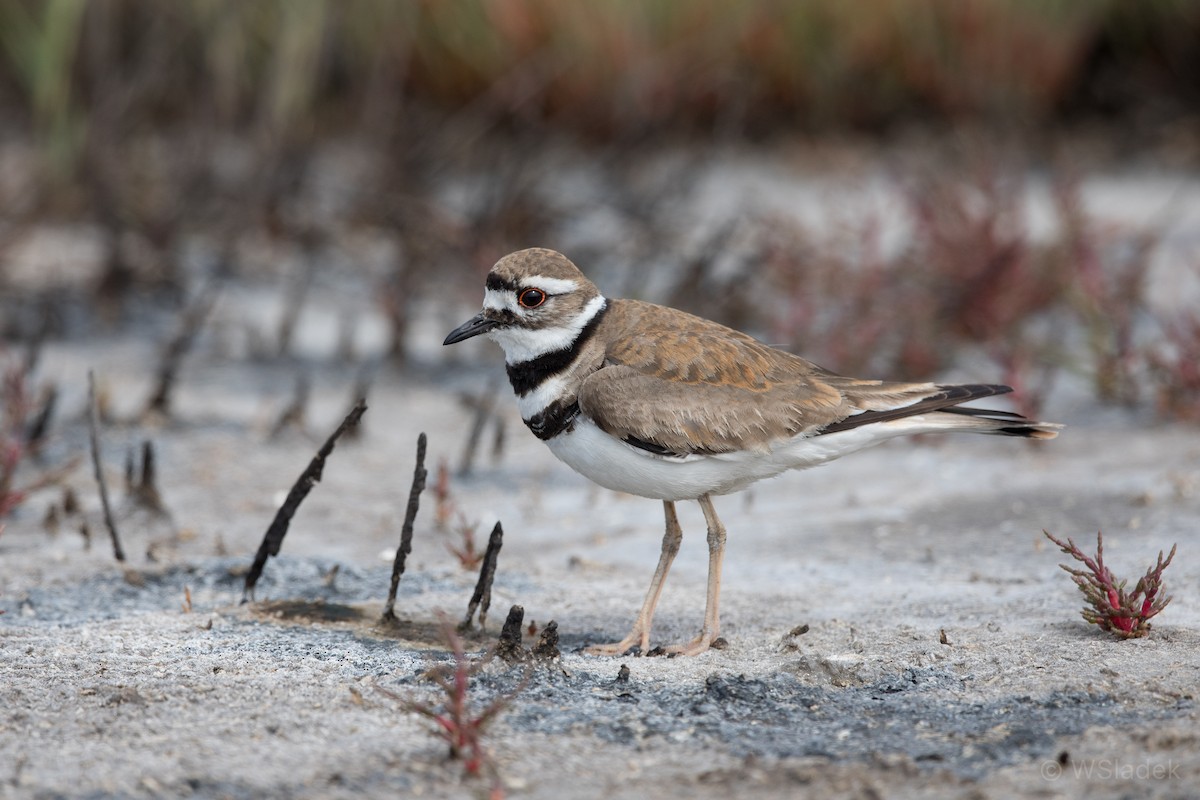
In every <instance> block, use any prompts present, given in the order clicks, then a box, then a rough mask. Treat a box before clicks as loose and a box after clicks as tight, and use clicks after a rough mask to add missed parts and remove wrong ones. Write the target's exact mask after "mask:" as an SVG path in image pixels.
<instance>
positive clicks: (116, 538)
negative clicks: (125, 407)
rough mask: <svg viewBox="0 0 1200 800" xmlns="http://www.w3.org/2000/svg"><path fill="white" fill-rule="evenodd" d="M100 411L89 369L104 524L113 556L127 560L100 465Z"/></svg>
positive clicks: (90, 410) (91, 423)
mask: <svg viewBox="0 0 1200 800" xmlns="http://www.w3.org/2000/svg"><path fill="white" fill-rule="evenodd" d="M99 420H100V412H99V410H98V409H97V405H96V376H95V375H94V374H93V373H92V371H91V370H88V433H89V434H90V436H91V440H92V467H93V468H94V470H95V473H96V483H97V485H98V486H99V487H100V506H101V507H102V508H103V510H104V525H105V527H107V528H108V535H109V536H110V537H112V545H113V557H114V558H116V559H117V561H124V560H125V551H124V550H123V549H122V548H121V536H120V534H118V533H117V524H116V522H114V521H113V514H112V505H111V504H110V503H109V501H108V484H107V483H106V482H105V480H104V469H103V468H102V467H101V466H100V434H99V432H98V430H97V429H98V428H99V426H100V421H99Z"/></svg>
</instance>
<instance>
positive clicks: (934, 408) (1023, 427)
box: [818, 384, 1063, 439]
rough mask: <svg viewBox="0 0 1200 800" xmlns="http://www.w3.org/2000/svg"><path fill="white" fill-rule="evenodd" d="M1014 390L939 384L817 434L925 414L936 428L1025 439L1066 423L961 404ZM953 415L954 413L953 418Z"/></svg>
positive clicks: (1053, 432) (1046, 435) (1050, 436)
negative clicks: (893, 405) (911, 399)
mask: <svg viewBox="0 0 1200 800" xmlns="http://www.w3.org/2000/svg"><path fill="white" fill-rule="evenodd" d="M1011 391H1012V388H1011V387H1008V386H1002V385H999V384H963V385H954V386H936V387H934V392H933V393H931V394H928V395H926V396H924V397H922V398H920V399H919V400H917V401H916V402H914V403H911V404H909V405H905V406H901V407H899V408H889V409H885V410H880V411H863V412H861V413H858V414H853V415H851V416H849V417H846V418H845V419H843V420H841V421H839V422H835V423H833V424H832V425H827V426H825V427H824V428H823V429H821V431H820V432H819V434H818V435H820V434H827V433H837V432H838V431H845V430H850V429H852V428H859V427H862V426H864V425H872V424H875V423H880V422H890V421H893V420H901V419H905V418H908V417H917V416H923V415H924V416H925V417H926V419H927V420H930V421H933V420H937V424H935V425H934V426H933V428H932V429H933V430H945V431H968V432H972V433H986V434H993V435H997V436H1019V437H1023V438H1026V439H1053V438H1054V437H1056V436H1058V432H1059V431H1060V430H1061V429H1062V427H1063V426H1062V425H1059V424H1058V423H1054V422H1038V421H1036V420H1031V419H1028V418H1026V417H1024V416H1022V415H1020V414H1017V413H1015V412H1012V411H998V410H995V409H987V408H964V407H962V406H961V405H959V404H960V403H966V402H969V401H971V400H977V399H979V398H981V397H992V396H995V395H999V394H1007V393H1008V392H1011ZM951 415H953V417H954V418H953V419H952V418H951Z"/></svg>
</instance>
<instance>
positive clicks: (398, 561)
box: [383, 433, 426, 622]
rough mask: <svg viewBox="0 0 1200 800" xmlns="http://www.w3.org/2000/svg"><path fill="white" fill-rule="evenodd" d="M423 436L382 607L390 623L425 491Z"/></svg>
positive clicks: (418, 444) (419, 442) (423, 435)
mask: <svg viewBox="0 0 1200 800" xmlns="http://www.w3.org/2000/svg"><path fill="white" fill-rule="evenodd" d="M425 443H426V439H425V434H424V433H422V434H421V435H420V436H418V437H417V466H416V469H414V470H413V482H412V488H411V489H409V491H408V507H407V508H406V509H405V511H404V527H402V528H401V529H400V547H398V548H397V549H396V558H395V560H394V561H393V562H392V583H391V586H389V587H388V597H387V603H386V604H385V605H384V607H383V619H384V621H385V622H391V621H392V620H394V619H396V611H395V606H396V590H397V588H399V586H400V576H401V575H403V574H404V562H405V559H407V558H408V554H409V553H411V552H412V534H413V522H414V521H416V518H417V509H418V508H420V505H421V492H423V491H425V476H426V472H425Z"/></svg>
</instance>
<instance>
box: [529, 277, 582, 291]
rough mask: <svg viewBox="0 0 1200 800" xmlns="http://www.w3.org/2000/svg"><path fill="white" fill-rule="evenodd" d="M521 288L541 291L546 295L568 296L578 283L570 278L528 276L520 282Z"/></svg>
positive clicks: (577, 286)
mask: <svg viewBox="0 0 1200 800" xmlns="http://www.w3.org/2000/svg"><path fill="white" fill-rule="evenodd" d="M521 287H522V288H524V287H531V288H534V289H541V290H542V291H543V292H546V293H547V294H570V293H571V292H573V291H575V290H576V289H578V288H579V283H578V282H576V281H573V280H571V279H570V278H550V277H547V276H545V275H530V276H529V277H528V278H526V279H525V280H523V281H521Z"/></svg>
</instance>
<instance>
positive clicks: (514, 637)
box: [496, 606, 529, 664]
mask: <svg viewBox="0 0 1200 800" xmlns="http://www.w3.org/2000/svg"><path fill="white" fill-rule="evenodd" d="M524 621H525V609H524V607H522V606H513V607H512V608H510V609H509V610H508V617H506V618H505V620H504V627H503V628H501V629H500V641H499V643H498V644H497V645H496V655H497V656H499V657H500V658H501V659H503V660H504V661H507V662H508V663H510V664H512V663H516V662H518V661H524V660H525V659H526V658H528V655H529V654H528V653H526V652H525V648H524V647H522V646H521V623H522V622H524Z"/></svg>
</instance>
